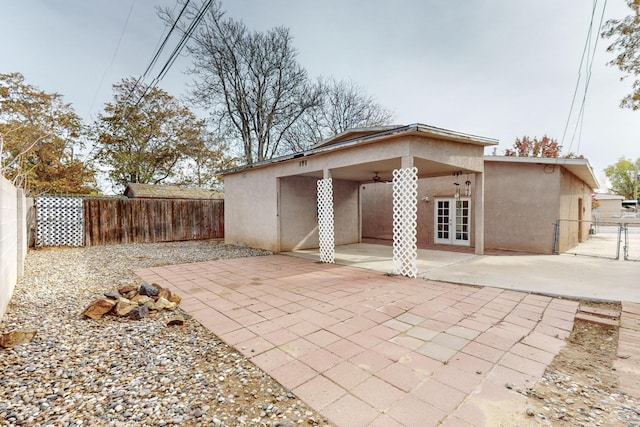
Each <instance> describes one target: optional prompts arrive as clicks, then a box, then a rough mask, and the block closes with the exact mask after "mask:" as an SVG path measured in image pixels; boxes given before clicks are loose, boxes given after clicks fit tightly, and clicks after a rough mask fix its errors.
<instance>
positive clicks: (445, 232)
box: [436, 200, 449, 239]
mask: <svg viewBox="0 0 640 427" xmlns="http://www.w3.org/2000/svg"><path fill="white" fill-rule="evenodd" d="M436 225H437V228H438V229H437V232H436V236H437V238H438V239H449V201H448V200H438V216H437V218H436Z"/></svg>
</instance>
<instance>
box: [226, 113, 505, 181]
mask: <svg viewBox="0 0 640 427" xmlns="http://www.w3.org/2000/svg"><path fill="white" fill-rule="evenodd" d="M405 135H406V136H409V135H421V136H427V137H429V136H430V137H434V138H437V139H444V140H448V141H455V142H460V143H466V144H472V145H480V146H484V147H486V146H489V145H497V144H498V140H497V139H493V138H485V137H482V136H476V135H469V134H465V133H461V132H455V131H452V130H447V129H441V128H437V127H433V126H428V125H424V124H421V123H415V124H411V125H407V126H381V127H372V128H358V129H349V130H347V131H345V132H343V133H341V134H339V135H336V136H334V137H332V138H329V139H327V140H325V141H322V142H320V143H319V144H316V145H314V146H313V147H312V148H310V149H309V150H306V151H302V152H298V153H292V154H289V155H286V156H281V157H276V158H273V159H269V160H263V161H261V162H256V163H252V164H249V165H245V166H240V167H237V168H233V169H228V170H225V171H222V172H221V175H229V174H232V173H238V172H241V171H244V170H248V169H253V168H259V167H265V166H269V165H271V164H275V163H280V162H284V161H287V160H291V159H295V158H299V157H306V156H313V155H315V154H321V153H325V152H327V151H334V150H340V149H345V148H352V147H354V146H356V145H364V144H369V143H373V142H379V141H381V140H385V139H392V138H396V137H398V136H405Z"/></svg>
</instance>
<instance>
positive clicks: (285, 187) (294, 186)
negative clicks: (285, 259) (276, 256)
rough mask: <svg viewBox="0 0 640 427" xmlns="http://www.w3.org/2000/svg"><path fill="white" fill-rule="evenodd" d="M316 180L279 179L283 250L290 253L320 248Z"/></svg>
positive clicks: (308, 178)
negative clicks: (296, 250)
mask: <svg viewBox="0 0 640 427" xmlns="http://www.w3.org/2000/svg"><path fill="white" fill-rule="evenodd" d="M317 182H318V180H317V179H316V178H310V177H304V176H291V177H285V178H280V224H283V225H284V226H282V227H281V228H280V248H279V250H282V251H288V250H294V249H307V248H317V247H318V216H317V214H318V212H317V207H316V200H317Z"/></svg>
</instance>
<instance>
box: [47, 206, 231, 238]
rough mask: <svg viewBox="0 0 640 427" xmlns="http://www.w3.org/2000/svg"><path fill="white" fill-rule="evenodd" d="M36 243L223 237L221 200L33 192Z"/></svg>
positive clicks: (222, 207)
mask: <svg viewBox="0 0 640 427" xmlns="http://www.w3.org/2000/svg"><path fill="white" fill-rule="evenodd" d="M36 209H37V217H38V220H37V224H36V228H37V231H36V246H59V245H64V246H83V245H84V246H95V245H110V244H121V243H159V242H173V241H184V240H207V239H221V238H223V237H224V200H222V199H123V198H73V197H39V198H37V199H36Z"/></svg>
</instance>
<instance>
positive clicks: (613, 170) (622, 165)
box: [604, 157, 640, 200]
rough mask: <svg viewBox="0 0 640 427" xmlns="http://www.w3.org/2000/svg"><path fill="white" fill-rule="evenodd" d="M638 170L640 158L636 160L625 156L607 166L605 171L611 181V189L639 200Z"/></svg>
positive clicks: (629, 198) (639, 169) (628, 197)
mask: <svg viewBox="0 0 640 427" xmlns="http://www.w3.org/2000/svg"><path fill="white" fill-rule="evenodd" d="M638 171H640V159H637V160H636V161H635V162H634V161H632V160H629V159H627V158H625V157H621V158H620V159H618V161H617V162H616V163H614V164H612V165H609V166H607V167H606V168H605V170H604V173H605V175H606V176H607V178H609V181H610V182H611V188H610V189H609V191H611V192H612V193H614V194H619V195H621V196H623V197H624V198H625V199H627V200H638Z"/></svg>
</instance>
